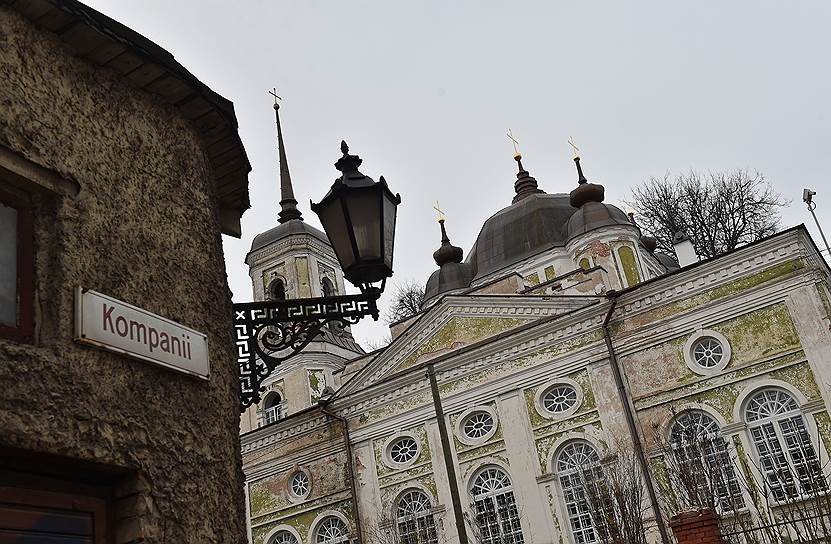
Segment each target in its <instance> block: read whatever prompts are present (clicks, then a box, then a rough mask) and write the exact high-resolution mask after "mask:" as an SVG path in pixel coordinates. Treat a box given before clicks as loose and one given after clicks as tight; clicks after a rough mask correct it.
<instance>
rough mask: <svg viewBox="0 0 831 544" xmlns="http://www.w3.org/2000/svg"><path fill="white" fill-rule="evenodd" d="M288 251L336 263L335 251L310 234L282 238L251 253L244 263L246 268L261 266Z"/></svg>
mask: <svg viewBox="0 0 831 544" xmlns="http://www.w3.org/2000/svg"><path fill="white" fill-rule="evenodd" d="M289 251H306V252H308V253H316V254H319V255H325V256H326V257H328V258H330V259H332V260H333V261H334V262H337V258H336V257H335V251H334V250H333V249H332V247H331V246H330V245H328V244H324V243H323V242H321V241H320V240H318V239H317V238H316V237H314V236H312V235H311V234H294V235H292V236H287V237H286V238H282V239H280V240H279V241H277V242H275V243H272V244H270V245H267V246H265V247H264V248H262V249H258V250H256V251H252V252H251V253H249V254H248V258H247V259H246V261H247V264H248V266H250V267H251V268H254V267H256V266H257V265H259V264H262V262H263V261H266V260H268V259H270V258H272V257H273V256H274V255H275V254H278V253H288V252H289Z"/></svg>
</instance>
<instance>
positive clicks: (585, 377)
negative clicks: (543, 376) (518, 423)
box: [523, 369, 597, 431]
mask: <svg viewBox="0 0 831 544" xmlns="http://www.w3.org/2000/svg"><path fill="white" fill-rule="evenodd" d="M565 377H566V378H569V379H570V380H573V381H574V382H576V383H577V385H578V386H580V389H581V390H582V392H583V402H582V403H581V404H580V407H579V408H578V409H577V411H576V412H575V413H574V414H573V415H572V416H570V417H568V418H564V419H551V418H548V417H545V416H543V415H541V414H540V413H539V411H538V410H537V404H536V402H535V398H536V395H537V392H538V391H539V390H540V389H541V388H543V387H546V386H547V385H548V384H549V383H551V381H549V380H546V381H545V382H543V383H540V384H539V385H537V386H535V387H531V388H528V389H525V390H524V391H523V395H524V396H525V404H526V406H527V408H528V419H529V421H530V423H531V428H532V429H534V430H535V431H536V430H537V429H541V428H545V427H547V426H549V425H554V424H556V423H557V422H562V421H569V420H572V419H573V418H574V417H577V416H580V415H582V414H585V413H587V412H591V411H594V410H596V409H597V404H596V401H595V398H594V391H593V390H592V388H591V381H590V379H589V373H588V371H587V370H586V369H581V370H578V371H577V372H572V373H571V374H568V375H566V376H565ZM553 381H554V382H556V379H554V380H553Z"/></svg>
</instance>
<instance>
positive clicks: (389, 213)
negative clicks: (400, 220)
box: [383, 194, 397, 270]
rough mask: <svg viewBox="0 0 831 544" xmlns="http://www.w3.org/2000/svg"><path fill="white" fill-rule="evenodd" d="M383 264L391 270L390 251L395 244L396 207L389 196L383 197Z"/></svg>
mask: <svg viewBox="0 0 831 544" xmlns="http://www.w3.org/2000/svg"><path fill="white" fill-rule="evenodd" d="M383 201H384V264H385V265H386V266H387V268H389V269H390V270H392V250H393V244H394V243H395V214H396V211H397V205H396V204H395V202H394V201H393V200H392V199H390V197H389V195H386V194H385V195H384V197H383Z"/></svg>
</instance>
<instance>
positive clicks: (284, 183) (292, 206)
mask: <svg viewBox="0 0 831 544" xmlns="http://www.w3.org/2000/svg"><path fill="white" fill-rule="evenodd" d="M269 94H271V95H272V96H273V97H274V118H275V121H276V122H277V150H278V153H279V156H280V212H279V214H278V215H279V216H280V217H279V219H278V221H280V223H286V222H287V221H291V220H292V219H299V220H300V221H303V214H301V213H300V210H298V209H297V200H295V198H294V189H293V188H292V186H291V174H290V173H289V163H288V160H286V147H285V145H283V129H282V128H280V111H279V110H280V104H279V102H278V99H279V98H280V97H279V96H277V93H276V89H275V90H274V91H272V92H270V93H269Z"/></svg>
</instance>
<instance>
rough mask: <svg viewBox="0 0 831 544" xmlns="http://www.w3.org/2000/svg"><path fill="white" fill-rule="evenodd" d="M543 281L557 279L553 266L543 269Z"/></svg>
mask: <svg viewBox="0 0 831 544" xmlns="http://www.w3.org/2000/svg"><path fill="white" fill-rule="evenodd" d="M544 272H545V281H549V280H553V279H554V278H556V277H557V271H556V270H555V269H554V266H553V265H548V266H546V267H545V270H544Z"/></svg>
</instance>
